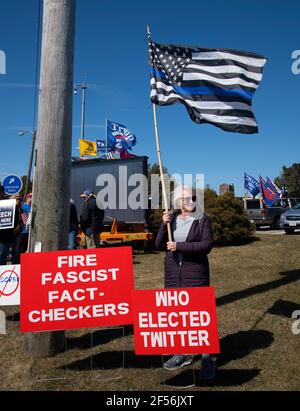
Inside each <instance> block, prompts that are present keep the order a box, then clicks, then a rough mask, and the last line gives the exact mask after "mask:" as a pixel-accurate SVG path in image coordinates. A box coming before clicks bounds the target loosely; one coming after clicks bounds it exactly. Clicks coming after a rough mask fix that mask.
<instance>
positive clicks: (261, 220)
mask: <svg viewBox="0 0 300 411" xmlns="http://www.w3.org/2000/svg"><path fill="white" fill-rule="evenodd" d="M243 203H244V209H245V210H246V213H247V214H248V217H249V219H250V221H251V222H252V223H254V224H255V225H256V227H257V228H259V227H261V226H265V225H269V226H270V227H271V228H273V229H278V230H279V229H281V225H280V216H281V214H282V213H284V212H285V211H286V210H287V209H290V208H292V207H294V206H295V205H296V204H298V203H300V198H280V199H278V200H276V201H275V202H274V204H272V206H271V207H267V206H266V205H265V203H264V202H263V200H262V198H243Z"/></svg>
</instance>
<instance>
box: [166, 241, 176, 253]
mask: <svg viewBox="0 0 300 411" xmlns="http://www.w3.org/2000/svg"><path fill="white" fill-rule="evenodd" d="M167 250H168V251H172V252H174V251H176V243H175V241H168V242H167Z"/></svg>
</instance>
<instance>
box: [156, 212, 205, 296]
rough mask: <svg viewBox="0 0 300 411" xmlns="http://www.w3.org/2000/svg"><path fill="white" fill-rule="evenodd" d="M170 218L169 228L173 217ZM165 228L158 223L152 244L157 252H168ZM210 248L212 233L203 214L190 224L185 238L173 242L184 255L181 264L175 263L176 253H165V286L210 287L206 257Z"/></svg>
mask: <svg viewBox="0 0 300 411" xmlns="http://www.w3.org/2000/svg"><path fill="white" fill-rule="evenodd" d="M176 217H177V215H176V214H175V213H174V214H173V215H172V217H171V226H172V224H173V221H174V218H176ZM167 241H168V232H167V225H166V224H163V223H162V224H161V227H160V230H159V232H158V234H157V237H156V240H155V245H156V247H157V249H158V250H162V251H163V250H167V248H166V247H167V246H166V243H167ZM212 246H213V231H212V225H211V221H210V219H209V217H208V216H207V215H206V214H204V215H203V216H202V218H201V219H200V220H195V221H193V223H192V226H191V228H190V231H189V233H188V236H187V239H186V241H184V242H177V243H176V250H177V251H178V252H180V253H183V260H182V265H181V266H180V265H179V263H178V262H177V258H176V252H171V251H167V252H166V256H165V287H166V288H181V287H184V288H185V287H201V286H203V287H204V286H209V263H208V258H207V255H208V254H209V253H210V251H211V249H212Z"/></svg>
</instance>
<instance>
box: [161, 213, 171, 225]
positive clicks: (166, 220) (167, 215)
mask: <svg viewBox="0 0 300 411" xmlns="http://www.w3.org/2000/svg"><path fill="white" fill-rule="evenodd" d="M162 219H163V223H164V224H167V223H170V222H171V216H170V213H169V212H168V211H164V212H163V216H162Z"/></svg>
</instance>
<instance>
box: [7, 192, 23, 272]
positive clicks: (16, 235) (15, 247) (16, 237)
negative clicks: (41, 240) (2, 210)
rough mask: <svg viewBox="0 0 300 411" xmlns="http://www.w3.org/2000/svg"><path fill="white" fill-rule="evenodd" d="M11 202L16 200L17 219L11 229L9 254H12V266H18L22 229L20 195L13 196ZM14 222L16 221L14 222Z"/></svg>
mask: <svg viewBox="0 0 300 411" xmlns="http://www.w3.org/2000/svg"><path fill="white" fill-rule="evenodd" d="M10 198H11V200H16V210H15V219H16V218H17V222H16V223H15V225H14V228H13V241H12V246H11V254H12V261H11V262H12V264H20V253H19V244H20V241H21V232H22V229H23V226H24V224H23V221H22V213H23V210H22V197H21V195H20V194H15V195H13V196H11V197H10ZM15 221H16V220H15Z"/></svg>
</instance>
